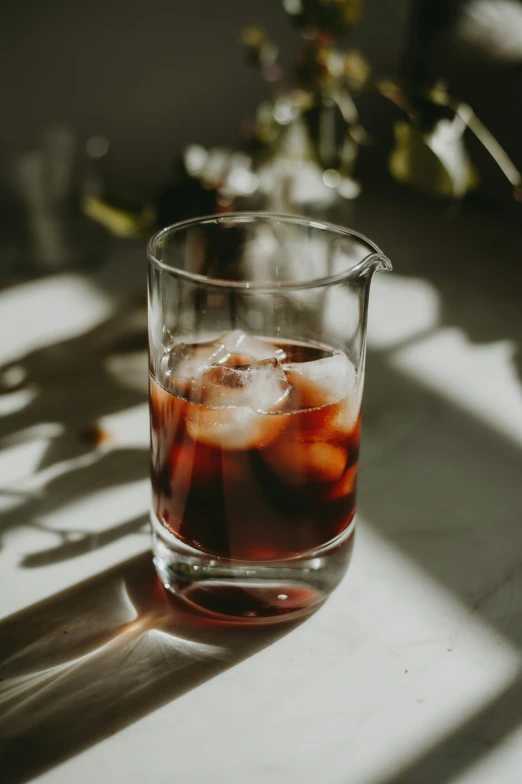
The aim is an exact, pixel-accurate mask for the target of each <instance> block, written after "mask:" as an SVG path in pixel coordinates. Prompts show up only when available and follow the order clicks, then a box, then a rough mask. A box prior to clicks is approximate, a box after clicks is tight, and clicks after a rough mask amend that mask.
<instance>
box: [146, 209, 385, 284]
mask: <svg viewBox="0 0 522 784" xmlns="http://www.w3.org/2000/svg"><path fill="white" fill-rule="evenodd" d="M257 221H259V222H263V221H264V222H267V223H274V222H276V223H278V222H283V223H286V224H293V225H295V226H302V227H303V228H305V227H307V228H313V229H318V230H320V231H326V232H328V233H330V234H333V235H337V236H339V237H346V238H355V239H358V240H360V241H361V242H363V243H365V244H366V245H367V246H368V249H369V251H370V252H369V253H368V255H367V256H364V258H362V259H361V260H360V261H358V262H357V263H356V264H354V266H353V267H350V268H349V269H347V270H344V271H343V272H338V273H336V274H335V275H328V276H325V277H319V278H309V279H307V280H301V281H290V280H289V281H287V280H281V281H257V280H228V279H226V278H215V277H212V276H208V275H201V274H199V273H197V272H188V271H187V270H184V269H179V268H178V267H174V266H173V265H172V264H168V263H165V262H164V261H161V259H159V258H158V256H157V255H156V251H157V248H158V244H159V243H160V242H161V241H162V240H163V239H165V238H166V237H169V236H171V235H173V234H176V233H177V232H180V231H183V230H185V229H188V228H191V227H193V226H198V225H199V226H206V225H212V224H213V225H216V224H220V223H228V222H233V223H236V224H240V223H254V222H257ZM147 256H148V259H149V261H150V263H151V264H153V265H155V266H156V267H159V268H160V269H162V270H164V271H165V272H168V273H170V274H172V275H175V276H177V277H179V278H182V279H183V280H188V281H190V282H192V283H200V284H202V285H205V286H213V287H217V288H222V289H223V288H224V289H235V290H241V291H256V292H259V291H263V292H271V291H272V292H276V291H292V290H293V291H295V290H299V289H311V288H319V287H322V286H330V285H333V284H335V283H340V282H342V281H345V280H354V279H357V278H360V277H361V275H362V274H363V273H364V272H365V271H366V270H367V269H368V267H369V265H370V264H371V263H372V262H373V263H374V264H380V265H382V268H383V269H388V270H391V268H392V267H391V263H390V261H389V259H388V258H387V257H386V256H385V255H384V254H383V252H382V251H381V249H380V248H379V247H378V246H377V245H376V244H375V243H374V242H372V240H370V239H368V237H365V235H364V234H361V233H360V232H358V231H355V230H354V229H348V228H346V227H344V226H338V225H336V224H334V223H328V222H327V221H322V220H316V219H314V218H307V217H304V216H300V215H289V214H286V213H278V212H228V213H221V214H214V215H204V216H200V217H197V218H189V219H187V220H183V221H179V222H178V223H173V224H171V225H169V226H165V227H164V228H163V229H160V230H159V231H157V232H156V233H155V234H153V235H152V237H151V238H150V239H149V241H148V243H147Z"/></svg>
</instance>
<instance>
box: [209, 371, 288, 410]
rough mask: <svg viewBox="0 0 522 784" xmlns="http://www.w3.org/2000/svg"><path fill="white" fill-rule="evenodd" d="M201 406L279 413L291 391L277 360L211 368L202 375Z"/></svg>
mask: <svg viewBox="0 0 522 784" xmlns="http://www.w3.org/2000/svg"><path fill="white" fill-rule="evenodd" d="M201 389H202V394H201V403H202V404H203V405H205V406H209V407H211V408H230V407H246V408H250V409H252V410H253V411H258V412H260V413H267V412H270V411H274V410H278V409H279V408H280V406H281V404H282V403H283V401H284V399H285V398H286V396H287V395H288V393H289V391H290V385H289V383H288V381H287V380H286V376H285V374H284V371H283V368H282V367H281V365H280V364H279V362H278V361H277V360H276V359H262V360H261V361H259V362H256V363H255V364H245V365H242V364H241V365H237V364H235V363H233V362H231V361H230V360H228V361H227V362H226V363H224V364H222V365H212V366H211V367H210V368H209V369H208V370H206V371H205V372H204V373H203V374H202V376H201Z"/></svg>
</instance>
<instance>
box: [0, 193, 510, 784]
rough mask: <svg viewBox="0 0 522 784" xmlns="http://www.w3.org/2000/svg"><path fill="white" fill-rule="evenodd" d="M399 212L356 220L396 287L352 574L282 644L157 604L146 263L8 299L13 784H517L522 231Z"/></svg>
mask: <svg viewBox="0 0 522 784" xmlns="http://www.w3.org/2000/svg"><path fill="white" fill-rule="evenodd" d="M404 210H405V208H404V207H399V206H398V205H397V204H394V203H393V202H392V203H387V202H385V201H384V202H383V203H382V204H380V205H378V206H377V207H376V211H375V212H374V211H373V210H367V211H366V212H364V211H363V213H362V216H361V218H360V223H359V225H357V228H362V229H363V230H366V231H367V232H368V233H369V234H370V236H372V237H373V238H374V239H375V240H376V241H377V242H378V243H379V244H381V246H382V247H383V249H384V250H385V251H388V253H389V255H390V257H391V258H392V261H393V262H394V263H395V273H394V274H393V275H390V276H385V275H382V276H377V277H376V279H375V281H374V284H373V292H372V298H371V323H370V328H369V355H368V365H367V367H368V370H367V385H366V392H365V395H366V401H365V418H364V428H363V456H362V465H361V483H360V492H359V515H358V525H359V528H358V534H357V541H356V548H355V554H354V558H353V560H352V564H351V567H350V569H349V573H348V576H347V577H346V579H345V580H344V582H343V583H342V585H341V587H340V588H338V590H337V591H336V592H335V593H334V594H333V595H332V597H331V598H330V599H329V601H328V602H327V603H326V604H325V605H324V607H323V608H322V609H321V610H319V611H318V612H317V613H316V614H315V615H313V616H312V617H311V618H309V619H308V620H306V621H305V622H302V623H300V624H294V625H293V626H290V627H289V626H286V625H279V626H276V627H273V628H268V627H264V628H258V629H254V628H249V629H239V628H229V629H228V630H227V629H225V630H223V629H219V628H215V627H213V626H210V627H209V626H208V625H206V624H204V623H202V622H201V621H198V620H197V619H196V618H194V617H192V616H191V615H190V614H189V613H188V612H187V611H186V610H184V609H183V608H182V607H170V606H167V605H166V603H165V602H164V600H163V599H162V597H161V594H160V593H158V592H157V591H156V590H155V587H154V578H153V573H152V567H151V565H150V557H149V554H148V552H147V549H148V532H147V522H146V509H147V504H148V482H147V444H148V432H147V427H148V417H147V408H146V391H145V386H146V369H145V344H144V339H145V338H144V318H145V315H144V311H143V310H142V309H140V308H139V307H136V302H137V297H138V298H139V295H140V294H141V292H142V287H143V275H144V264H143V263H142V262H141V259H142V257H141V250H140V249H136V248H134V247H128V248H127V247H124V246H121V247H120V248H119V249H117V250H116V251H115V252H114V253H113V255H112V257H111V262H110V263H109V264H108V265H107V266H105V267H104V268H103V269H102V270H101V271H98V272H95V273H90V274H87V273H78V272H69V273H64V274H62V275H57V276H54V277H50V278H47V279H45V280H39V281H32V282H28V283H24V284H21V285H19V286H14V287H10V288H8V289H5V290H4V291H2V292H0V334H1V335H2V339H1V341H0V363H1V366H2V371H1V376H0V380H1V383H2V387H3V391H4V394H2V395H0V413H1V414H2V422H1V429H0V450H1V451H0V504H1V509H2V518H1V520H0V544H1V549H0V614H1V616H2V618H3V620H0V781H2V782H3V784H13V783H14V782H22V781H26V780H29V779H32V778H37V780H38V781H39V782H40V781H41V782H42V783H43V782H45V783H46V784H47V783H48V784H66V783H67V784H69V782H71V781H74V782H77V783H78V784H83V783H84V782H91V781H97V782H102V783H105V782H119V781H125V782H129V784H138V783H140V782H145V781H147V782H148V781H151V782H152V781H154V782H159V783H161V784H163V783H165V784H167V782H169V784H170V782H174V781H176V782H182V784H192V783H194V784H196V783H197V784H206V782H209V784H210V782H212V784H228V782H240V781H241V782H248V783H249V784H264V782H267V784H312V782H313V784H316V783H317V782H319V783H320V784H410V782H411V784H425V783H426V782H428V783H432V782H433V784H435V782H436V783H437V784H441V783H442V782H450V781H451V782H458V784H492V783H493V782H494V784H515V782H520V781H522V725H521V720H522V679H521V658H520V647H521V645H522V520H521V511H522V500H521V499H522V470H521V469H522V459H521V457H522V456H521V450H522V396H521V381H520V375H519V371H520V367H521V361H520V346H521V335H520V332H521V323H522V312H521V305H520V301H521V298H520V294H521V288H520V282H521V270H522V265H521V264H520V263H518V266H517V265H516V264H514V263H513V262H512V257H513V254H514V253H515V251H516V248H517V247H518V248H519V247H520V237H518V239H517V237H516V235H515V234H509V231H508V232H507V233H506V232H505V231H504V230H503V229H501V228H499V227H498V226H497V224H496V223H495V222H494V221H493V220H492V219H491V220H485V219H483V218H482V217H481V216H479V217H478V218H477V216H474V217H473V216H472V218H469V219H468V218H466V217H463V218H462V219H461V221H460V222H459V223H458V224H450V225H447V224H445V223H444V222H443V220H442V219H441V217H440V215H438V214H437V213H436V212H434V211H431V212H430V211H429V210H427V209H426V207H425V205H422V204H420V203H417V201H416V200H411V201H410V202H408V207H407V209H406V212H405V211H404ZM399 225H400V226H402V231H400V232H399V231H398V229H397V226H399ZM423 243H424V245H423ZM517 243H518V244H517ZM486 262H488V264H486ZM122 273H123V274H122ZM122 281H123V282H122ZM517 352H518V354H517ZM9 388H11V389H12V391H9ZM95 422H101V424H102V426H103V427H104V428H105V430H106V431H107V432H108V433H109V434H110V437H111V438H110V440H109V441H107V442H104V443H103V444H102V445H101V446H99V447H93V446H92V445H90V444H89V443H88V442H87V441H86V439H85V438H82V437H81V434H82V433H83V431H84V430H85V428H86V427H89V426H90V425H92V424H93V423H95ZM4 616H5V617H4Z"/></svg>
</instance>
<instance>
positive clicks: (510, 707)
mask: <svg viewBox="0 0 522 784" xmlns="http://www.w3.org/2000/svg"><path fill="white" fill-rule="evenodd" d="M521 707H522V680H517V681H516V682H515V683H512V684H511V685H510V686H509V687H508V688H507V689H505V690H504V691H503V692H502V693H501V694H499V695H498V696H497V697H496V698H495V699H493V700H491V702H488V703H487V705H485V706H483V707H482V708H481V709H480V710H479V711H477V712H476V713H475V714H474V715H473V716H472V718H471V719H469V720H468V721H465V722H463V723H462V724H460V725H459V726H458V727H457V728H456V729H455V730H453V732H451V733H449V734H448V735H447V736H446V737H444V738H443V739H442V740H441V741H440V742H438V743H436V744H434V745H433V746H432V747H431V748H429V749H428V750H427V751H425V752H424V753H423V754H422V755H420V756H419V757H418V758H417V759H415V760H413V762H411V763H410V764H409V765H407V766H406V767H404V768H403V769H402V770H400V771H399V772H398V773H395V774H393V775H392V776H390V777H386V778H382V779H379V781H375V782H374V784H420V783H422V784H443V782H450V781H454V780H455V777H456V776H458V775H459V774H460V773H463V772H464V771H466V770H467V769H468V768H469V767H471V766H472V765H476V764H477V763H478V762H479V761H480V760H481V758H483V757H484V756H486V755H487V754H489V753H490V752H491V751H492V750H493V749H494V748H495V747H496V746H498V745H500V744H502V743H504V742H505V740H506V738H507V737H508V736H509V735H510V734H511V733H512V732H514V731H515V730H516V729H517V728H518V727H519V726H520V723H521ZM495 780H499V781H500V778H499V779H495ZM502 780H506V779H502ZM492 781H493V779H492ZM343 784H344V783H343ZM346 784H347V782H346Z"/></svg>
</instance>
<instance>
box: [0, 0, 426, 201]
mask: <svg viewBox="0 0 522 784" xmlns="http://www.w3.org/2000/svg"><path fill="white" fill-rule="evenodd" d="M412 7H413V0H393V2H390V0H365V2H364V4H363V15H362V20H361V22H360V24H359V25H358V27H357V29H356V31H355V35H354V36H352V37H351V39H350V42H351V43H353V44H354V45H357V46H360V47H361V49H362V50H363V51H364V53H365V54H366V56H367V57H368V59H369V60H370V62H371V64H372V65H373V67H374V68H375V69H376V70H377V71H382V72H389V73H394V74H395V73H397V72H399V71H400V69H401V64H402V62H403V58H404V52H405V47H406V45H407V36H408V34H411V27H410V13H411V9H412ZM0 20H1V24H0V95H1V117H0V143H3V144H4V154H5V153H6V148H7V151H8V152H9V153H10V152H11V151H13V148H14V149H15V150H16V149H17V148H21V147H26V146H28V145H31V144H34V143H35V142H36V141H37V139H38V138H39V136H40V134H41V131H42V129H43V128H45V127H47V126H49V125H50V124H54V123H56V122H64V123H67V124H69V125H70V126H72V127H73V128H74V129H76V131H77V133H78V135H79V138H80V140H82V141H85V140H86V139H87V138H88V137H89V136H91V135H92V134H102V135H104V136H106V137H107V138H108V139H109V141H110V145H111V147H110V152H109V154H108V156H107V159H106V161H105V165H106V172H105V174H106V177H107V181H108V183H109V184H113V185H117V186H118V187H119V188H128V189H132V190H142V189H145V190H148V189H150V188H155V187H156V186H157V185H158V182H160V181H161V179H162V177H164V176H165V173H166V167H167V166H168V164H169V162H170V160H171V159H172V157H173V155H174V154H175V153H176V152H178V151H179V149H180V148H181V147H182V146H183V145H185V144H187V143H188V142H200V143H203V144H209V145H210V144H217V145H220V144H229V145H230V144H232V143H233V142H234V141H235V139H236V138H237V135H238V131H239V128H240V125H241V122H242V121H244V119H245V118H246V117H247V116H248V115H249V113H251V112H253V111H254V109H255V107H256V105H257V103H258V102H259V101H260V100H261V99H262V98H263V96H265V95H266V93H267V88H266V85H265V84H264V83H263V81H262V80H261V78H260V76H259V74H258V73H257V72H256V71H254V70H250V69H248V68H247V67H245V64H244V58H243V54H242V51H241V47H240V45H239V34H240V31H241V29H242V28H243V27H244V26H245V25H248V24H251V23H256V24H260V25H262V26H264V27H265V28H266V29H267V31H268V32H269V33H270V34H271V36H272V37H273V38H274V39H275V40H276V42H277V43H279V44H280V46H281V48H282V50H283V58H286V59H287V60H289V59H290V57H291V54H292V51H293V49H294V47H295V44H296V43H297V41H298V37H297V35H296V34H295V33H294V32H293V30H292V28H291V26H290V24H289V21H288V18H287V17H286V15H285V13H284V10H283V8H282V3H281V0H226V2H224V3H216V2H214V0H186V1H185V0H148V2H143V0H109V2H107V1H106V0H104V1H103V2H102V0H89V2H82V1H81V0H45V2H42V0H2V3H1V10H0Z"/></svg>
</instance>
